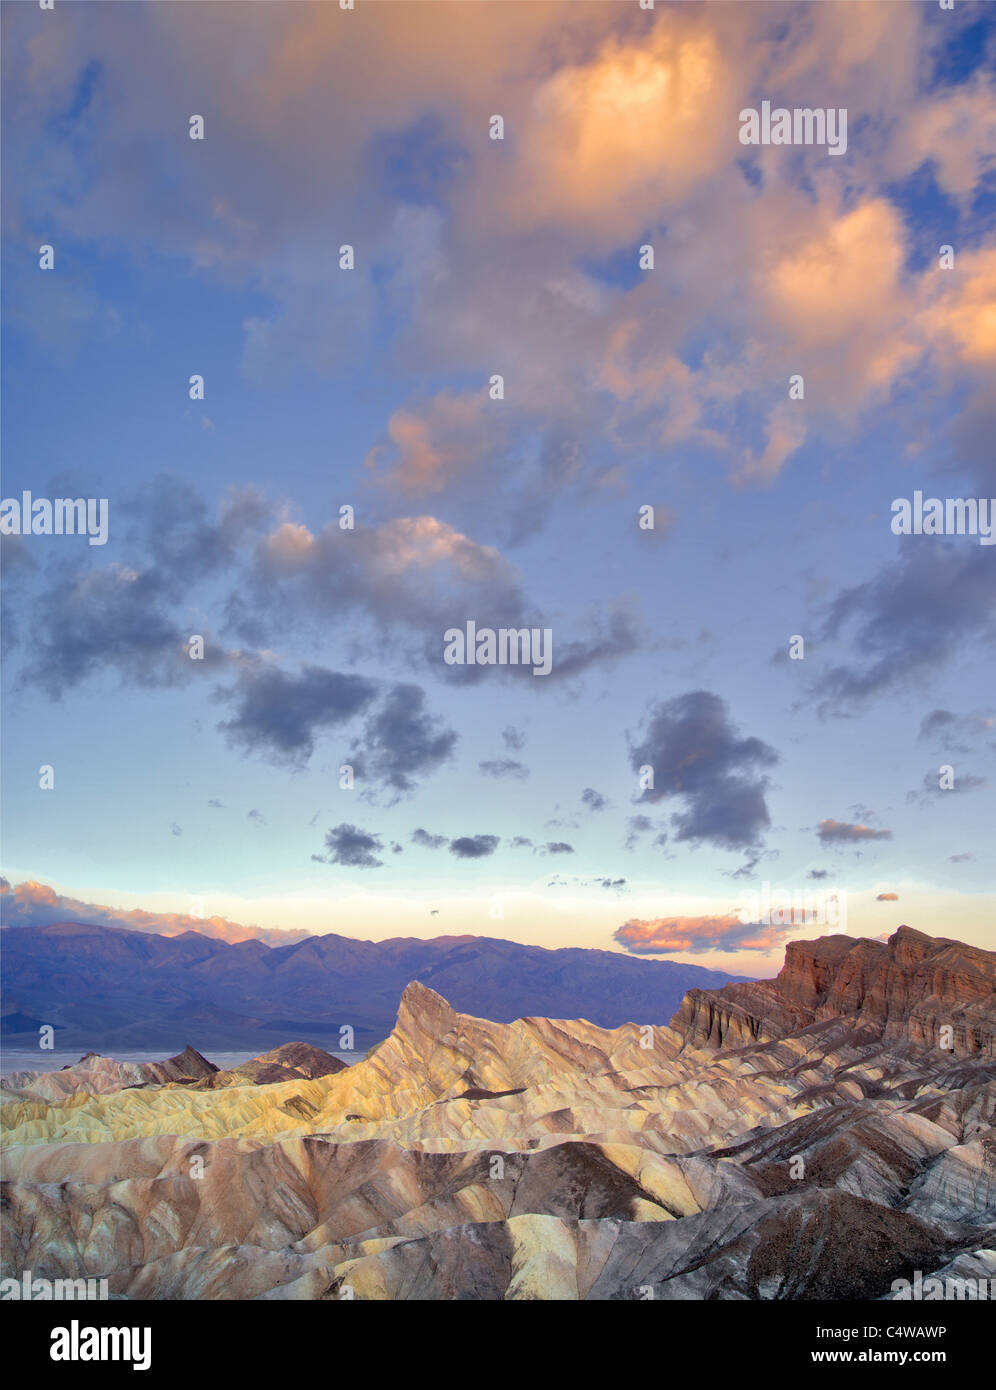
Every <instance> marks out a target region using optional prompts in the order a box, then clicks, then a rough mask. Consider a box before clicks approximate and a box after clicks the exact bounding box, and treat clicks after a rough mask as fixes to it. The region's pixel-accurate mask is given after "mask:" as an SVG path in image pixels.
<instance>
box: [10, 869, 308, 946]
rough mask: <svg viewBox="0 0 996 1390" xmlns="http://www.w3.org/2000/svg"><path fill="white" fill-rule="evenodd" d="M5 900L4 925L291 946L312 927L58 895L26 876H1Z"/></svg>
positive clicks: (301, 939)
mask: <svg viewBox="0 0 996 1390" xmlns="http://www.w3.org/2000/svg"><path fill="white" fill-rule="evenodd" d="M0 899H2V903H3V924H4V926H6V927H13V928H18V927H41V926H51V925H52V924H53V923H56V922H83V923H86V924H88V925H90V924H92V925H96V926H101V927H121V928H124V929H125V930H128V931H137V932H148V933H151V934H153V935H156V936H181V935H182V934H183V933H184V932H197V933H198V934H199V935H200V936H210V937H213V938H214V939H215V940H217V941H227V942H229V943H230V944H233V943H235V942H237V941H262V942H264V943H265V944H266V945H268V946H289V945H291V944H293V943H294V942H296V941H303V940H304V939H305V938H306V937H308V936H310V935H311V933H310V932H307V931H301V930H299V929H292V930H288V931H281V930H279V929H278V928H276V927H247V926H243V925H242V924H241V923H239V922H230V921H228V919H227V918H225V917H203V916H197V915H195V914H194V913H190V912H145V911H143V910H142V909H141V908H131V909H125V908H120V907H104V906H101V905H100V904H97V903H86V902H81V901H79V899H77V898H65V897H61V896H60V895H59V894H58V893H56V892H55V890H54V889H52V888H50V887H49V886H48V885H47V884H44V883H36V882H35V881H34V880H33V879H27V880H26V881H25V882H24V883H18V884H16V885H14V886H13V887H12V886H11V884H10V883H8V882H7V880H6V879H3V880H2V881H0Z"/></svg>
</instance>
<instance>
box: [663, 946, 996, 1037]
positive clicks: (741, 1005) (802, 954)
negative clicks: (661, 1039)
mask: <svg viewBox="0 0 996 1390" xmlns="http://www.w3.org/2000/svg"><path fill="white" fill-rule="evenodd" d="M831 1018H847V1019H852V1020H853V1021H854V1023H855V1024H856V1025H857V1026H860V1027H863V1028H869V1029H871V1030H872V1031H873V1033H874V1034H875V1036H877V1037H885V1038H889V1039H907V1040H908V1041H910V1042H913V1043H916V1044H917V1045H919V1046H922V1047H938V1046H945V1045H947V1046H949V1048H950V1050H951V1051H952V1052H953V1053H954V1055H955V1056H959V1057H978V1056H981V1057H983V1058H985V1059H987V1060H993V1059H994V1057H996V953H993V952H992V951H983V950H980V949H979V948H977V947H974V946H966V945H964V944H963V943H962V942H959V941H949V940H947V939H945V938H943V937H930V936H924V935H923V933H922V932H918V931H914V930H913V929H912V928H911V927H905V926H904V927H900V928H899V930H898V931H897V932H896V933H895V935H894V936H892V937H890V938H889V940H888V942H885V943H883V942H880V941H868V940H855V939H854V938H853V937H849V936H823V937H820V938H819V939H818V940H817V941H793V942H790V943H789V945H788V946H787V947H786V948H785V964H784V966H783V967H782V969H781V971H780V972H779V974H778V977H777V978H776V979H774V980H759V981H757V982H756V983H754V984H736V985H727V986H726V987H725V988H724V989H720V990H701V989H693V990H689V992H688V994H686V995H685V998H684V1000H683V1001H682V1005H681V1009H680V1010H679V1011H678V1013H677V1014H676V1015H675V1017H674V1019H673V1021H672V1027H673V1028H674V1029H675V1030H676V1031H677V1032H679V1033H680V1034H681V1035H682V1037H683V1038H684V1039H685V1043H686V1045H687V1046H692V1047H726V1048H731V1047H733V1048H736V1047H746V1046H748V1045H749V1044H750V1043H753V1042H764V1041H771V1040H774V1039H775V1038H781V1037H784V1036H785V1035H786V1034H787V1033H791V1032H794V1031H796V1030H797V1029H799V1028H804V1027H806V1025H807V1024H810V1023H818V1022H822V1021H824V1020H826V1019H831ZM945 1028H950V1030H951V1031H950V1034H946V1033H944V1032H943V1031H942V1030H944V1029H945Z"/></svg>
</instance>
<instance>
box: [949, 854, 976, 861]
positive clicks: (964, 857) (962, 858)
mask: <svg viewBox="0 0 996 1390" xmlns="http://www.w3.org/2000/svg"><path fill="white" fill-rule="evenodd" d="M974 858H975V855H974V854H969V853H968V852H967V851H966V852H965V853H964V854H949V855H948V863H949V864H965V863H967V862H968V861H969V860H970V859H974Z"/></svg>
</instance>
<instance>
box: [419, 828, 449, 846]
mask: <svg viewBox="0 0 996 1390" xmlns="http://www.w3.org/2000/svg"><path fill="white" fill-rule="evenodd" d="M412 844H413V845H421V846H422V848H423V849H442V847H443V845H445V844H446V836H445V835H430V834H429V832H428V830H423V829H422V828H421V826H419V828H418V829H417V830H414V831H413V832H412Z"/></svg>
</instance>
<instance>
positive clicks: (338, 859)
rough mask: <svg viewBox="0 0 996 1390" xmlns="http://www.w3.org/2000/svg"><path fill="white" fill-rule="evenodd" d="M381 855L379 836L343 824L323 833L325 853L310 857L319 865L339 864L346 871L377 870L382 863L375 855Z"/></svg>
mask: <svg viewBox="0 0 996 1390" xmlns="http://www.w3.org/2000/svg"><path fill="white" fill-rule="evenodd" d="M383 853H384V844H383V841H382V840H381V837H380V836H379V835H373V834H371V833H370V832H369V831H366V830H361V829H360V828H359V826H356V825H347V824H346V823H345V822H343V824H342V825H335V826H333V827H332V829H331V830H327V831H326V832H325V853H324V854H313V855H312V856H311V857H312V859H314V860H316V861H317V862H318V863H319V864H341V865H342V866H343V868H347V869H379V868H380V867H381V865H382V864H383V862H384V861H383V859H378V858H377V855H378V854H383Z"/></svg>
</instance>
